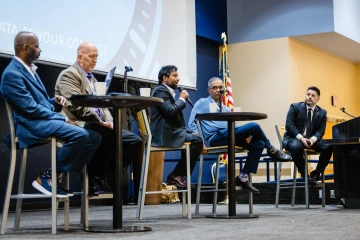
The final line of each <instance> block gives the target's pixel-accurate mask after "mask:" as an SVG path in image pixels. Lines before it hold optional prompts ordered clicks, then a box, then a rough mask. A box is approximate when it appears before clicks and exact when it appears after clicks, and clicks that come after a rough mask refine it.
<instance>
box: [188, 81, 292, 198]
mask: <svg viewBox="0 0 360 240" xmlns="http://www.w3.org/2000/svg"><path fill="white" fill-rule="evenodd" d="M221 90H224V82H223V81H222V80H221V79H220V78H218V77H213V78H210V80H209V82H208V92H209V96H208V97H207V98H201V99H199V100H198V101H197V102H196V103H195V106H194V108H193V109H192V111H191V115H190V119H189V127H190V129H191V130H192V131H193V132H196V133H197V132H198V129H197V125H196V122H195V115H196V114H198V113H209V112H210V110H209V104H210V103H216V104H218V105H219V103H221V102H220V101H221V98H220V97H221V94H220V91H221ZM217 111H220V107H218V108H217ZM222 111H223V112H230V111H231V109H230V108H228V107H227V106H222ZM201 126H202V131H203V133H204V138H205V140H207V141H208V142H209V144H210V146H211V147H216V146H221V145H227V144H228V126H227V122H226V121H201ZM235 144H236V146H242V147H244V148H245V149H247V150H248V151H249V153H248V157H247V160H246V163H245V165H244V168H243V169H242V172H241V173H240V175H239V176H237V177H236V179H235V181H236V185H238V186H242V187H243V188H245V189H247V190H249V191H252V192H259V190H258V189H256V188H255V187H253V186H252V185H251V184H250V183H249V174H250V173H256V172H257V169H258V164H259V160H260V157H261V154H262V152H263V150H264V148H266V149H267V151H268V155H269V156H270V157H272V158H274V159H275V160H282V161H289V160H291V157H290V156H289V155H287V154H285V153H283V152H282V151H280V150H278V149H276V148H275V147H274V146H273V145H272V144H271V143H270V141H269V139H268V138H267V137H266V135H265V133H264V132H263V130H262V129H261V127H260V125H259V124H257V123H255V122H250V123H247V124H244V125H241V126H238V125H236V126H235Z"/></svg>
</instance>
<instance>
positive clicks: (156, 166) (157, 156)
mask: <svg viewBox="0 0 360 240" xmlns="http://www.w3.org/2000/svg"><path fill="white" fill-rule="evenodd" d="M164 155H165V154H164V152H151V153H150V162H149V171H148V178H147V186H146V191H161V184H162V179H163V173H164ZM160 200H161V193H159V194H146V195H145V204H148V205H157V204H160Z"/></svg>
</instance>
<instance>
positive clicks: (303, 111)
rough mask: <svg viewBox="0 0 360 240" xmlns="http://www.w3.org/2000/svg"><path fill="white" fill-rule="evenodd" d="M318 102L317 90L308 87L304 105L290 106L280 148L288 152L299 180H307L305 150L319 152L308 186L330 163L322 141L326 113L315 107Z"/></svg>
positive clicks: (326, 149) (300, 103)
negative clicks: (304, 178)
mask: <svg viewBox="0 0 360 240" xmlns="http://www.w3.org/2000/svg"><path fill="white" fill-rule="evenodd" d="M319 100H320V90H319V89H318V88H317V87H314V86H311V87H308V89H307V92H306V98H305V102H298V103H293V104H291V105H290V109H289V112H288V114H287V117H286V126H285V127H286V132H285V134H284V139H283V146H284V147H285V149H286V150H288V151H289V152H291V156H292V158H293V160H294V163H295V165H296V166H297V168H298V170H299V172H300V174H301V176H302V177H307V173H305V168H304V166H305V160H304V149H305V148H310V149H314V150H315V151H317V152H320V153H321V154H320V157H319V163H318V165H317V167H316V169H315V170H314V171H312V172H311V173H310V182H309V183H310V184H317V182H316V180H318V179H319V177H320V173H321V172H323V171H324V170H325V168H326V166H327V165H328V164H329V161H330V158H331V154H332V146H330V145H327V144H325V143H324V142H323V141H322V140H321V139H322V137H323V136H324V133H325V127H326V110H325V109H322V108H321V107H319V106H317V105H316V103H317V102H318V101H319Z"/></svg>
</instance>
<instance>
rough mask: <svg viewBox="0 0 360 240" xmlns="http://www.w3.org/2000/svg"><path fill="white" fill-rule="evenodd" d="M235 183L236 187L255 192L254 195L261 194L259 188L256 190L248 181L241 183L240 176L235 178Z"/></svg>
mask: <svg viewBox="0 0 360 240" xmlns="http://www.w3.org/2000/svg"><path fill="white" fill-rule="evenodd" d="M235 182H236V186H240V187H242V188H243V189H246V190H249V191H250V192H253V193H259V192H260V191H259V190H258V189H257V188H254V187H253V186H252V185H251V184H250V183H249V181H246V182H243V181H241V180H240V177H239V176H237V177H236V178H235Z"/></svg>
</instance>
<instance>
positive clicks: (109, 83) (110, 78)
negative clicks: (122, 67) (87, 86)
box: [105, 66, 116, 95]
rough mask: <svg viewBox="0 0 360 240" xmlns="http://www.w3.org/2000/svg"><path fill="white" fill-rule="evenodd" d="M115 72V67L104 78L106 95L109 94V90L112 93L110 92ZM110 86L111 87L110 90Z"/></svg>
mask: <svg viewBox="0 0 360 240" xmlns="http://www.w3.org/2000/svg"><path fill="white" fill-rule="evenodd" d="M115 70H116V66H115V67H113V68H112V69H111V70H110V71H109V72H108V73H107V74H106V77H105V83H106V95H107V94H108V93H110V92H109V90H110V91H113V90H112V88H113V86H112V85H114V83H113V77H114V74H115ZM110 86H112V87H111V88H110Z"/></svg>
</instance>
